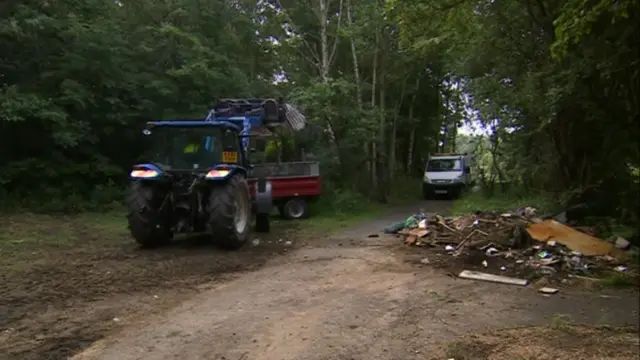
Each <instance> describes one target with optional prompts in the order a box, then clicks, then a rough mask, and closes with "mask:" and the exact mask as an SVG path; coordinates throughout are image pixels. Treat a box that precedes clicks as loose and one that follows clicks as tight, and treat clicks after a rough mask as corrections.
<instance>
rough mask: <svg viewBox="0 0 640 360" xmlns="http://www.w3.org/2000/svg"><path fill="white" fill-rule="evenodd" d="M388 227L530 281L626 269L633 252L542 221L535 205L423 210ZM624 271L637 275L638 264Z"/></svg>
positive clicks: (413, 240)
mask: <svg viewBox="0 0 640 360" xmlns="http://www.w3.org/2000/svg"><path fill="white" fill-rule="evenodd" d="M403 227H404V228H403ZM580 229H584V230H585V231H586V230H589V231H591V230H592V229H593V228H580ZM385 231H386V232H391V233H395V234H396V235H397V236H399V237H401V238H403V240H404V242H405V243H406V244H408V245H411V246H418V247H422V246H429V247H432V248H436V249H442V251H443V253H445V254H446V255H447V256H450V257H452V258H461V259H467V258H473V259H474V260H473V262H472V263H471V264H475V266H477V269H484V268H486V269H487V270H486V271H499V273H506V274H517V276H518V277H526V278H530V279H534V278H538V277H550V276H554V277H555V276H566V275H567V274H571V275H575V276H589V277H592V276H597V274H598V273H603V272H611V271H622V270H620V269H623V267H618V266H624V265H628V266H631V265H630V263H629V261H630V259H631V256H630V254H631V253H632V251H625V250H623V249H620V248H619V247H623V246H622V245H626V244H621V243H622V241H618V243H620V244H618V245H617V246H616V244H614V242H613V241H612V242H607V241H604V240H601V239H599V238H597V237H595V236H593V235H591V234H586V233H584V232H581V231H578V230H576V228H572V227H569V226H567V225H563V224H561V223H559V222H558V221H555V220H542V219H540V218H538V217H536V211H535V209H533V208H523V209H520V210H518V211H516V212H509V213H503V214H491V213H474V214H469V215H466V216H458V217H443V216H441V215H437V214H431V215H430V214H425V213H424V212H423V211H420V212H418V213H416V214H414V215H412V216H411V217H409V218H408V219H407V220H406V221H404V222H399V223H395V224H392V225H391V226H389V227H388V228H387V229H385ZM629 248H632V247H631V246H629ZM443 259H444V258H443ZM445 261H446V260H445ZM463 261H464V260H463ZM624 269H625V270H624V271H625V272H630V273H634V274H635V273H636V271H635V269H636V268H635V267H634V268H633V269H634V270H631V268H630V269H629V270H626V269H627V268H626V267H624ZM523 273H526V274H527V275H526V276H523ZM489 281H490V280H489Z"/></svg>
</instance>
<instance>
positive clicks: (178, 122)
mask: <svg viewBox="0 0 640 360" xmlns="http://www.w3.org/2000/svg"><path fill="white" fill-rule="evenodd" d="M147 127H222V128H225V129H230V130H235V131H241V130H242V128H241V127H239V126H238V125H235V124H233V123H231V122H228V121H204V120H201V119H175V120H165V121H149V122H147Z"/></svg>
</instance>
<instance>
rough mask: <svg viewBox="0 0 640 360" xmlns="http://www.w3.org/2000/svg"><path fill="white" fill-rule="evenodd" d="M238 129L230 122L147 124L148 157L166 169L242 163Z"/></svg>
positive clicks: (197, 169) (188, 169) (192, 169)
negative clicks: (149, 145)
mask: <svg viewBox="0 0 640 360" xmlns="http://www.w3.org/2000/svg"><path fill="white" fill-rule="evenodd" d="M239 133H240V130H239V129H238V128H237V127H236V126H234V125H233V124H226V123H207V122H202V121H198V122H187V121H185V122H178V121H172V122H170V123H162V122H155V123H149V124H148V125H147V128H146V129H145V131H144V134H145V135H146V136H149V137H151V138H152V139H151V144H152V146H151V150H150V152H149V155H148V156H147V160H149V161H150V162H151V163H153V164H155V165H157V166H158V167H160V168H161V169H163V170H164V171H169V172H191V173H193V172H196V173H198V172H206V171H208V170H209V169H211V168H212V167H213V166H215V165H219V164H229V165H243V164H244V163H245V162H246V159H245V155H244V153H243V151H242V144H241V138H240V137H239Z"/></svg>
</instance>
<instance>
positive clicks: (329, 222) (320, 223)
mask: <svg viewBox="0 0 640 360" xmlns="http://www.w3.org/2000/svg"><path fill="white" fill-rule="evenodd" d="M382 212H383V207H382V206H381V205H378V204H375V203H368V204H367V208H365V209H361V210H359V211H356V212H352V213H346V212H334V213H330V212H324V213H318V214H316V213H314V214H312V215H311V217H310V218H309V219H305V220H299V223H300V227H302V228H304V229H309V230H312V231H318V230H322V231H326V232H335V231H339V230H343V229H346V228H348V227H351V226H354V225H357V224H359V223H362V222H365V221H369V220H373V219H375V218H377V217H379V216H380V215H381V214H382Z"/></svg>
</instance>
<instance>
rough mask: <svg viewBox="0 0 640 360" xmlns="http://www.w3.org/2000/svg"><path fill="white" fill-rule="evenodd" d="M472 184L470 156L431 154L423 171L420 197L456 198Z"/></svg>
mask: <svg viewBox="0 0 640 360" xmlns="http://www.w3.org/2000/svg"><path fill="white" fill-rule="evenodd" d="M472 183H473V180H472V178H471V156H470V155H467V154H466V153H465V154H455V153H447V154H431V155H429V160H427V164H426V167H425V170H424V178H423V182H422V195H423V196H424V198H425V199H429V198H431V197H433V195H445V196H451V197H453V198H456V197H458V196H459V195H460V193H461V192H462V190H463V189H465V188H467V187H470V186H471V185H472Z"/></svg>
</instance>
